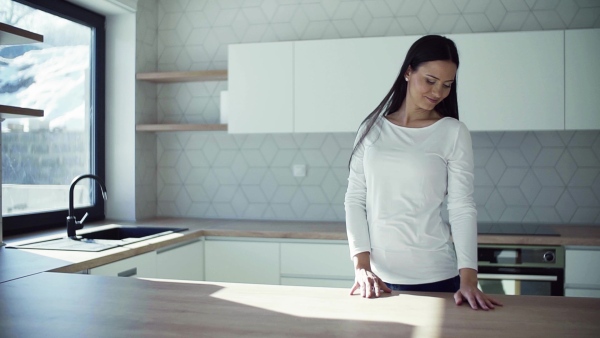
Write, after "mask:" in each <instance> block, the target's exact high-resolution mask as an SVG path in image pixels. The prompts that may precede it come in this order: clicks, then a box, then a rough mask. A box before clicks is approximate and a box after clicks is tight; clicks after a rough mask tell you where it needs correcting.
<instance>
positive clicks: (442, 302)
mask: <svg viewBox="0 0 600 338" xmlns="http://www.w3.org/2000/svg"><path fill="white" fill-rule="evenodd" d="M348 291H349V290H347V289H334V288H317V287H296V286H279V285H253V284H235V283H212V282H186V281H169V280H144V279H135V278H119V277H105V276H88V275H78V274H65V273H51V272H46V273H41V274H37V275H33V276H29V277H25V278H20V279H16V280H12V281H9V282H5V283H1V284H0V299H2V302H0V336H2V337H241V336H246V337H325V336H335V337H427V338H433V337H461V338H465V337H545V338H551V337H599V336H600V320H599V319H600V315H599V314H600V299H588V298H566V297H540V296H496V297H497V298H498V299H499V300H500V301H501V302H503V303H504V307H499V308H497V309H495V310H492V311H482V310H478V311H474V310H472V309H471V308H470V307H468V306H466V305H462V306H456V305H455V304H454V301H453V299H452V294H449V293H439V294H437V293H416V292H394V293H391V294H386V295H385V296H383V297H381V298H377V299H363V298H362V297H360V296H358V295H355V296H349V295H348Z"/></svg>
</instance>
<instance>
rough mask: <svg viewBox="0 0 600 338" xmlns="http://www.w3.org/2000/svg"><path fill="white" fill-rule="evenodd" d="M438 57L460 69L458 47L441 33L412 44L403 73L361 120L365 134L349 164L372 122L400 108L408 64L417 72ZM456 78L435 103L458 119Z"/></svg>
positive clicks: (443, 111) (404, 95)
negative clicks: (447, 92)
mask: <svg viewBox="0 0 600 338" xmlns="http://www.w3.org/2000/svg"><path fill="white" fill-rule="evenodd" d="M438 60H443V61H452V62H453V63H455V64H456V68H457V69H458V64H459V62H458V50H457V49H456V45H455V44H454V42H453V41H452V40H450V39H448V38H446V37H443V36H439V35H425V36H423V37H421V38H419V39H418V40H417V41H415V43H413V44H412V46H411V47H410V49H409V50H408V53H406V58H405V59H404V63H403V64H402V67H401V68H400V73H399V74H398V77H397V78H396V81H395V82H394V84H393V85H392V88H391V89H390V91H389V92H388V93H387V95H386V96H385V97H384V98H383V100H382V101H381V103H380V104H379V105H378V106H377V108H375V110H373V112H372V113H371V114H369V115H368V116H367V117H366V118H365V119H364V120H363V121H362V122H361V124H360V128H359V130H361V129H362V134H361V136H360V138H359V140H358V142H356V145H355V146H354V149H353V150H352V153H351V154H350V160H349V161H348V167H350V163H351V162H352V156H354V153H355V152H356V149H357V148H358V147H359V146H360V145H361V143H362V142H363V141H364V140H365V137H366V136H367V134H368V133H369V131H371V128H373V125H374V124H375V123H376V122H377V120H378V119H379V118H381V117H383V116H386V115H389V114H391V113H393V112H396V111H398V109H400V106H402V103H403V102H404V99H405V98H406V90H407V82H406V80H405V79H404V75H405V74H406V71H407V70H408V67H409V66H410V68H411V69H412V70H413V71H416V70H417V68H419V66H420V65H421V64H422V63H424V62H429V61H438ZM456 80H457V79H454V82H453V83H452V87H451V88H450V94H448V96H447V97H446V98H445V99H444V100H442V102H440V103H438V104H437V105H436V106H435V110H436V111H437V112H438V113H440V114H441V115H442V116H447V117H453V118H455V119H457V120H458V102H457V98H456V82H457V81H456Z"/></svg>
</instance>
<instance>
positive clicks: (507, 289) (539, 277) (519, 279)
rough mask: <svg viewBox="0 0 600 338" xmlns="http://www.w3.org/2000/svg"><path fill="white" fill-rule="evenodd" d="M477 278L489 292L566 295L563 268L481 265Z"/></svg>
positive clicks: (484, 290) (485, 290)
mask: <svg viewBox="0 0 600 338" xmlns="http://www.w3.org/2000/svg"><path fill="white" fill-rule="evenodd" d="M477 278H478V280H479V284H478V287H479V289H480V290H481V291H483V292H484V293H487V294H496V295H535V296H564V271H563V270H562V269H544V268H512V267H511V268H503V267H480V268H479V272H478V274H477Z"/></svg>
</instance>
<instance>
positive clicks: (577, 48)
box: [565, 29, 600, 129]
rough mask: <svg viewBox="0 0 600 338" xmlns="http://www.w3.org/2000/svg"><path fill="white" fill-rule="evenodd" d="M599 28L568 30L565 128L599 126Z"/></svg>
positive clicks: (591, 127)
mask: <svg viewBox="0 0 600 338" xmlns="http://www.w3.org/2000/svg"><path fill="white" fill-rule="evenodd" d="M598 79H600V29H585V30H567V31H565V109H566V110H565V123H566V126H565V127H566V129H600V112H598V107H600V95H598V94H599V93H600V81H599V80H598Z"/></svg>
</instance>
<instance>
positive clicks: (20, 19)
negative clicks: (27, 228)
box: [0, 0, 92, 216]
mask: <svg viewBox="0 0 600 338" xmlns="http://www.w3.org/2000/svg"><path fill="white" fill-rule="evenodd" d="M0 22H3V23H5V24H9V25H12V26H15V27H18V28H21V29H25V30H29V31H31V32H34V33H37V34H41V35H43V36H44V42H43V43H33V44H24V45H15V46H6V45H0V104H2V105H8V106H16V107H23V108H33V109H43V110H44V117H41V118H8V119H6V120H5V121H3V122H2V124H1V125H2V215H3V216H11V215H25V214H32V213H39V212H47V211H54V210H60V209H66V208H67V207H68V201H69V196H68V195H69V186H70V183H71V181H72V180H73V178H75V177H76V176H78V175H81V174H87V173H90V168H91V159H90V156H91V136H90V135H91V132H90V121H91V120H90V109H92V108H91V107H92V105H91V100H92V98H91V95H90V89H91V88H90V85H91V76H90V64H91V59H90V57H91V56H90V55H91V54H90V51H91V41H92V30H91V28H89V27H87V26H84V25H80V24H78V23H75V22H73V21H70V20H67V19H64V18H61V17H58V16H55V15H52V14H49V13H46V12H44V11H41V10H37V9H34V8H31V7H28V6H25V5H23V4H20V3H17V2H13V1H11V0H0ZM91 183H92V182H87V180H85V181H83V182H81V183H79V184H78V185H77V186H76V190H75V195H74V196H75V206H76V207H81V206H89V205H91V196H90V190H91V188H90V187H91Z"/></svg>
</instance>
